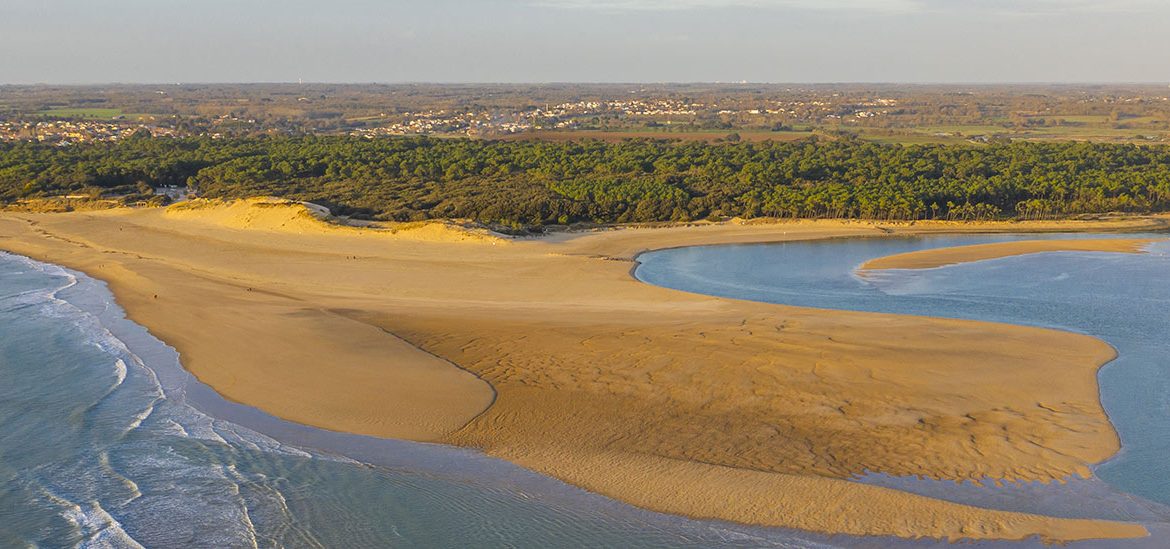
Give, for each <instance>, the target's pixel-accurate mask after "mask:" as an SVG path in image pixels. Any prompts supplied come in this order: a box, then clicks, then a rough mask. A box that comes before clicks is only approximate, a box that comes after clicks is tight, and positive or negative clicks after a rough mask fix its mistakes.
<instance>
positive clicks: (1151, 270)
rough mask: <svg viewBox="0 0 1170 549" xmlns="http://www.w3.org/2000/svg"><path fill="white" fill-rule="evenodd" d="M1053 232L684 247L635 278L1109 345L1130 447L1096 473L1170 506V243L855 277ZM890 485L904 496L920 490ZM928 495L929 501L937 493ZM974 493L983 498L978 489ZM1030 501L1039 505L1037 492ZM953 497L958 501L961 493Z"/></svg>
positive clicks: (648, 259)
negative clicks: (876, 261)
mask: <svg viewBox="0 0 1170 549" xmlns="http://www.w3.org/2000/svg"><path fill="white" fill-rule="evenodd" d="M1057 236H1058V235H1049V236H1047V237H1037V236H1035V235H1031V236H1016V235H1006V236H1004V235H1000V236H986V235H984V236H929V237H918V238H902V237H899V238H893V237H891V238H873V239H849V240H830V241H819V242H792V243H780V244H758V245H731V246H706V247H693V248H680V249H671V250H661V251H656V252H650V253H646V254H643V255H641V256H640V257H639V262H640V265H639V267H638V268H637V271H636V273H635V274H636V276H637V277H638V278H639V279H641V280H643V281H645V282H648V283H651V284H656V285H660V286H665V287H668V288H675V289H679V290H684V291H689V292H695V293H702V294H709V295H717V296H723V297H731V298H738V299H748V300H754V301H763V302H770V303H782V304H790V305H800V306H809V307H821V308H832V309H846V310H858V311H875V312H889V313H901V314H914V315H927V316H941V317H952V318H967V319H978V320H988V321H997V322H1007V323H1013V324H1025V325H1034V326H1044V327H1052V328H1060V329H1065V330H1069V331H1074V332H1079V333H1085V334H1090V335H1093V336H1096V337H1099V338H1102V339H1104V340H1105V341H1107V342H1109V343H1110V344H1112V345H1113V346H1114V347H1115V348H1117V350H1118V352H1119V358H1118V359H1117V360H1115V361H1113V362H1111V363H1110V364H1108V365H1106V366H1105V367H1104V368H1103V369H1102V370H1101V372H1100V375H1099V380H1100V384H1101V395H1102V402H1103V404H1104V406H1105V409H1106V411H1107V412H1108V414H1109V417H1110V419H1111V421H1112V422H1113V424H1114V425H1115V427H1116V429H1117V431H1118V432H1119V434H1120V436H1121V440H1122V446H1123V449H1122V451H1121V452H1120V453H1118V454H1117V455H1116V456H1115V457H1114V458H1112V459H1110V460H1108V461H1107V462H1105V463H1103V464H1101V465H1100V466H1098V467H1097V468H1096V469H1095V473H1096V475H1097V476H1098V477H1099V478H1100V479H1102V480H1104V481H1105V482H1106V483H1107V484H1108V485H1109V488H1111V489H1112V492H1115V493H1114V495H1113V496H1112V497H1113V499H1114V500H1116V501H1119V502H1120V501H1124V500H1126V499H1127V498H1125V497H1124V496H1125V494H1133V495H1136V496H1139V497H1140V498H1141V499H1144V500H1150V501H1152V502H1160V503H1162V504H1170V281H1168V280H1167V275H1170V244H1168V243H1165V242H1160V243H1156V244H1154V245H1152V246H1150V248H1149V253H1147V254H1141V255H1133V254H1111V253H1083V252H1053V253H1042V254H1033V255H1026V256H1018V257H1010V258H1002V259H996V260H989V261H981V262H975V263H968V264H962V265H953V266H948V267H942V268H937V269H926V270H891V271H884V272H880V273H872V274H870V275H868V276H865V277H860V276H858V275H857V273H856V272H855V271H856V268H857V266H859V265H860V264H861V263H863V262H865V261H866V260H869V259H872V258H876V257H882V256H886V255H890V254H896V253H903V252H909V251H915V250H922V249H927V248H936V247H945V246H956V245H965V244H977V243H985V242H995V241H1004V240H1014V239H1021V238H1029V239H1033V238H1054V237H1057ZM1150 236H1165V235H1150ZM1062 237H1063V238H1069V237H1074V238H1080V237H1108V235H1077V236H1072V235H1064V236H1062ZM884 483H885V484H890V485H898V486H899V487H903V488H906V487H909V486H911V485H912V484H914V483H907V482H901V483H899V482H895V481H888V482H884ZM919 484H922V483H919ZM926 484H929V483H926ZM1088 484H1091V483H1088ZM922 488H923V490H922V491H923V492H924V493H933V494H935V495H938V493H939V492H938V491H937V490H936V489H934V488H927V487H922ZM935 488H937V487H935ZM1086 490H1088V488H1086ZM1093 490H1096V491H1097V492H1098V493H1099V494H1105V492H1110V490H1107V489H1103V488H1101V487H1096V488H1093ZM967 492H970V494H969V495H971V498H973V499H974V500H976V501H979V499H978V497H977V496H976V494H975V493H976V492H977V491H976V490H967ZM1029 493H1031V494H1032V495H1033V496H1035V497H1039V496H1036V493H1037V492H1036V491H1035V490H1032V491H1031V492H1029ZM950 496H951V499H959V500H962V498H961V497H958V496H957V495H956V494H955V493H954V491H952V493H951V494H950ZM1103 497H1109V496H1108V495H1107V494H1105V495H1104V496H1103ZM1128 499H1137V498H1128ZM981 501H991V499H988V498H984V499H982V500H981ZM1000 503H1003V502H1002V501H1001V502H1000ZM1096 505H1097V502H1092V501H1081V502H1079V506H1078V505H1068V502H1064V504H1063V509H1064V510H1065V511H1075V510H1077V509H1078V508H1079V509H1084V510H1094V509H1093V508H1094V506H1096ZM1105 505H1112V504H1111V503H1106V504H1105ZM1117 505H1123V503H1117ZM1007 506H1008V507H1017V508H1022V509H1035V510H1041V509H1048V510H1051V509H1052V508H1053V507H1054V505H1053V503H1052V502H1027V501H1016V502H1015V503H1013V504H1011V505H1007ZM1045 506H1047V507H1045ZM1056 507H1060V506H1059V505H1058V506H1056ZM1148 507H1156V508H1158V509H1157V510H1156V511H1154V512H1152V517H1151V516H1150V515H1147V516H1146V518H1152V519H1153V520H1157V521H1163V522H1164V521H1165V520H1166V519H1167V518H1170V517H1168V516H1167V515H1166V513H1165V509H1162V508H1161V506H1156V505H1153V506H1148ZM1096 510H1100V509H1095V511H1096ZM1163 541H1164V542H1166V543H1170V540H1163Z"/></svg>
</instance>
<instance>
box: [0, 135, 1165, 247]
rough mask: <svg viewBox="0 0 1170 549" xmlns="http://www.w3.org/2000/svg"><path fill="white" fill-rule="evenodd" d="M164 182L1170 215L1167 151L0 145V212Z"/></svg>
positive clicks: (432, 201) (236, 190) (825, 208)
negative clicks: (25, 201)
mask: <svg viewBox="0 0 1170 549" xmlns="http://www.w3.org/2000/svg"><path fill="white" fill-rule="evenodd" d="M163 185H179V186H182V185H189V186H191V188H192V189H194V190H195V191H197V192H198V193H199V194H200V195H202V196H206V197H224V198H229V197H245V196H258V195H273V196H281V197H287V198H294V199H299V200H308V201H313V202H317V203H321V204H324V205H326V206H329V207H331V208H333V209H334V211H335V213H339V214H345V215H356V216H361V217H369V218H374V219H384V220H418V219H428V218H470V219H475V220H478V221H482V222H486V223H497V224H503V225H511V226H517V227H518V226H538V225H547V224H557V223H562V224H563V223H571V222H579V221H585V222H598V223H613V222H645V221H685V220H693V219H700V218H706V217H720V216H742V217H759V216H769V217H830V218H845V217H848V218H866V219H883V220H893V219H927V218H941V219H965V220H971V219H988V218H1000V217H1020V218H1042V217H1054V216H1062V215H1069V214H1078V213H1097V212H1110V211H1126V212H1147V211H1155V210H1157V211H1161V210H1168V209H1170V148H1166V147H1160V146H1145V147H1142V146H1135V145H1114V144H1099V143H1025V142H1015V143H996V144H990V145H986V146H956V145H915V146H902V145H881V144H875V143H868V142H863V141H859V140H854V139H841V140H835V141H824V140H822V141H817V140H807V141H800V142H790V143H782V142H764V143H702V142H678V141H651V140H628V141H623V142H620V143H603V142H599V141H582V142H567V143H554V142H539V141H509V142H505V141H483V140H469V139H433V138H422V137H419V138H401V139H375V140H369V139H362V138H351V137H281V138H264V137H260V138H237V139H210V138H190V139H153V138H147V137H138V138H133V139H128V140H125V141H122V142H118V143H112V144H111V143H99V144H87V145H75V146H68V147H56V146H49V145H42V144H34V143H4V144H0V202H12V201H15V200H19V199H22V198H32V197H48V196H58V195H64V194H78V193H81V194H91V195H95V196H96V195H99V194H104V195H107V196H109V195H119V194H132V193H139V192H142V191H144V190H148V189H147V187H148V186H153V187H157V186H163Z"/></svg>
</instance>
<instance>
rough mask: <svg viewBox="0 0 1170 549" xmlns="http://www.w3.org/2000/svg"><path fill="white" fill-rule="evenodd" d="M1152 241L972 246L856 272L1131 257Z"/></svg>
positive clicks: (889, 259) (874, 263) (884, 261)
mask: <svg viewBox="0 0 1170 549" xmlns="http://www.w3.org/2000/svg"><path fill="white" fill-rule="evenodd" d="M1156 241H1157V239H1150V238H1118V239H1111V238H1099V239H1084V240H1020V241H1016V242H997V243H993V244H976V245H973V246H956V247H953V248H936V249H933V250H922V251H918V252H909V253H904V254H896V255H889V256H886V257H879V258H877V259H873V260H870V261H866V262H865V263H863V264H862V265H861V267H859V268H858V270H860V271H875V270H880V269H933V268H936V267H945V266H947V265H956V264H959V263H970V262H973V261H985V260H988V259H998V258H1001V257H1012V256H1017V255H1025V254H1035V253H1043V252H1114V253H1131V254H1133V253H1141V252H1142V249H1143V248H1145V247H1146V246H1147V245H1149V244H1151V243H1153V242H1156Z"/></svg>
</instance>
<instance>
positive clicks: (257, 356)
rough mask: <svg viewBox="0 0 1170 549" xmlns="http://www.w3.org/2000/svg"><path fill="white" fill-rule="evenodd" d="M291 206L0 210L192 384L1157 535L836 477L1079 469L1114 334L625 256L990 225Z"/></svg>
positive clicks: (773, 479)
mask: <svg viewBox="0 0 1170 549" xmlns="http://www.w3.org/2000/svg"><path fill="white" fill-rule="evenodd" d="M306 211H307V210H305V209H304V208H303V207H300V206H298V205H289V204H283V205H282V204H265V205H261V204H257V203H236V204H220V205H214V204H205V205H200V206H197V207H194V208H192V207H190V206H188V207H184V208H173V209H169V210H162V209H153V210H115V211H107V212H76V213H70V214H3V215H0V236H3V237H4V238H0V248H4V249H8V250H11V251H14V252H16V253H22V254H25V255H29V256H32V257H35V258H37V259H41V260H45V261H50V262H54V263H59V264H63V265H66V266H69V267H72V268H76V269H79V270H83V271H85V272H87V273H89V274H90V275H92V276H94V277H96V278H99V279H102V280H105V281H107V282H108V283H109V284H110V286H111V289H112V290H113V291H114V294H115V295H116V296H117V297H118V299H119V302H120V303H121V304H122V305H123V306H124V307H125V308H126V309H127V311H128V313H129V315H130V316H131V318H132V319H133V320H136V321H138V322H140V323H142V324H144V325H145V326H147V327H148V328H150V330H151V331H152V332H153V333H154V334H156V335H158V336H159V337H161V338H162V339H163V340H164V341H167V342H168V343H170V344H172V345H174V346H175V347H176V348H177V349H178V350H179V351H180V353H181V355H182V358H183V363H184V365H185V367H187V368H188V369H189V370H191V371H192V372H193V373H194V374H195V375H196V376H198V377H199V378H200V379H201V380H203V381H204V382H206V383H208V384H210V385H211V386H213V387H215V388H216V389H217V390H218V391H219V392H221V393H222V394H224V395H225V396H227V397H228V398H232V399H235V400H238V401H242V402H246V403H249V404H253V405H255V406H258V407H260V408H262V409H264V410H266V411H268V412H270V413H273V414H276V415H278V416H281V417H285V418H289V419H292V420H295V421H300V422H302V423H306V424H310V425H315V426H320V427H325V428H330V429H338V430H345V431H350V432H355V433H362V434H370V435H377V436H387V437H400V438H408V439H413V440H428V441H444V442H448V443H452V444H459V445H464V446H469V447H475V448H480V449H482V450H484V451H485V452H487V453H489V454H491V455H494V456H498V457H501V458H504V459H508V460H511V461H514V462H516V463H519V464H522V465H524V466H527V467H530V468H532V469H534V470H537V471H541V472H544V473H547V474H549V475H552V476H556V477H558V478H561V479H564V480H566V481H568V482H571V483H574V484H577V485H579V486H582V487H585V488H588V489H590V490H594V491H597V492H600V493H602V494H606V495H609V496H612V497H615V498H619V499H623V500H625V501H629V502H632V503H635V504H637V505H640V506H643V507H647V508H650V509H656V510H661V511H666V512H672V513H680V514H686V515H690V516H697V517H709V518H719V519H726V520H733V521H741V522H750V523H757V524H766V525H776V526H789V527H797V528H805V529H811V530H818V531H824V532H847V533H853V534H882V535H898V536H908V537H916V536H931V537H940V538H963V537H970V538H1005V539H1017V538H1021V537H1025V536H1033V535H1035V536H1041V537H1044V538H1046V539H1050V540H1073V539H1084V538H1093V537H1125V536H1139V535H1143V534H1144V532H1145V531H1144V529H1143V528H1142V527H1141V526H1139V525H1133V524H1123V523H1114V522H1106V521H1094V520H1071V519H1059V518H1050V517H1039V516H1034V515H1026V514H1021V513H1010V512H1003V511H995V510H986V509H979V508H975V507H970V506H964V505H957V504H953V503H947V502H943V501H940V500H935V499H930V498H925V497H920V496H913V495H910V494H906V493H903V492H898V491H896V490H891V489H886V488H877V487H873V486H865V485H861V484H858V483H854V482H850V481H848V480H847V479H848V478H850V477H851V476H853V475H856V474H860V473H862V472H864V471H882V472H887V473H890V474H895V475H923V476H928V477H933V478H944V479H968V478H981V477H984V476H990V477H994V478H1005V479H1027V480H1037V479H1038V480H1051V479H1059V478H1064V477H1067V476H1069V475H1073V474H1081V475H1084V474H1088V469H1087V467H1088V465H1089V464H1092V463H1094V462H1097V461H1100V460H1102V459H1104V458H1106V457H1108V456H1109V455H1111V454H1112V453H1113V452H1115V451H1116V450H1117V448H1118V440H1117V436H1116V434H1115V433H1114V431H1113V429H1112V427H1111V426H1110V424H1109V422H1108V421H1107V419H1106V417H1105V414H1104V412H1103V411H1102V409H1101V406H1100V403H1099V402H1098V396H1097V394H1098V393H1097V384H1096V376H1095V373H1096V370H1097V368H1098V367H1099V366H1100V365H1101V364H1102V363H1104V362H1106V361H1107V360H1109V359H1110V358H1111V357H1112V356H1113V354H1112V353H1113V352H1112V350H1111V348H1110V347H1109V346H1108V345H1106V344H1104V343H1103V342H1101V341H1099V340H1097V339H1094V338H1090V337H1086V336H1081V335H1075V334H1070V333H1064V332H1057V331H1051V330H1041V329H1035V328H1022V327H1015V326H1007V325H998V324H989V323H979V322H965V321H955V320H937V319H927V318H917V317H901V316H892V315H877V314H865V313H851V312H833V311H821V310H813V309H804V308H796V307H785V306H775V305H767V304H760V303H751V302H742V301H734V300H727V299H720V298H715V297H707V296H699V295H692V294H686V293H682V292H676V291H671V290H667V289H663V288H658V287H653V286H648V285H645V284H642V283H640V282H638V281H636V280H634V279H633V278H632V277H631V276H630V274H629V273H630V269H631V267H632V266H633V262H632V260H633V257H634V256H635V254H636V253H637V252H639V251H641V250H645V249H654V248H662V247H669V246H681V245H691V244H713V243H721V242H761V241H777V240H796V239H812V238H836V237H857V236H870V237H882V236H885V235H888V234H891V233H892V234H898V233H907V232H930V231H938V230H947V231H956V230H980V231H987V230H997V229H999V227H998V226H954V225H948V226H945V227H939V226H936V225H932V224H917V225H914V226H904V227H895V228H890V227H888V226H881V227H879V226H876V225H873V224H868V223H843V222H829V221H818V222H811V221H809V222H796V223H783V224H709V225H699V226H692V227H677V228H668V229H627V230H608V231H598V232H593V233H585V234H578V235H558V236H556V237H553V238H546V239H534V240H503V239H501V238H500V237H498V236H493V235H489V234H484V233H482V232H479V233H477V232H470V233H461V232H460V231H461V228H460V227H458V226H451V225H444V226H442V227H441V228H440V229H439V232H440V233H442V234H443V235H447V236H450V234H458V236H456V237H454V238H433V237H431V236H427V237H426V238H411V237H403V236H402V235H401V234H400V233H401V231H398V232H395V231H394V230H392V229H387V228H382V229H374V230H368V229H360V230H359V229H356V228H352V227H334V226H328V225H322V223H321V221H320V219H319V218H318V216H317V215H314V214H312V212H308V214H306ZM1161 223H1162V221H1161V220H1127V221H1117V222H1103V223H1072V224H1054V223H1046V224H1035V225H1028V224H1011V225H1005V226H1003V227H1002V229H1001V230H1011V231H1020V230H1028V229H1029V228H1032V229H1036V230H1077V229H1082V230H1090V229H1103V228H1112V229H1116V228H1140V227H1143V226H1151V225H1160V224H1161ZM505 242H507V244H506V245H503V244H504V243H505ZM989 342H995V344H994V345H989V344H988V343H989Z"/></svg>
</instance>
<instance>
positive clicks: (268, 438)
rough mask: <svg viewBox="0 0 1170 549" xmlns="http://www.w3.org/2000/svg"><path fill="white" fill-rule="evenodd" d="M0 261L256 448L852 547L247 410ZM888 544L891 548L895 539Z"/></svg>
mask: <svg viewBox="0 0 1170 549" xmlns="http://www.w3.org/2000/svg"><path fill="white" fill-rule="evenodd" d="M3 256H8V257H11V258H16V260H18V261H21V262H29V263H32V264H37V265H47V266H51V267H53V268H60V269H61V270H62V272H64V273H65V274H67V275H69V276H71V277H73V278H74V283H73V284H71V285H69V286H66V287H63V288H62V289H59V290H57V292H56V293H55V294H54V297H55V298H56V299H60V300H62V301H64V302H66V303H69V304H70V305H71V306H73V307H76V308H77V309H78V310H80V311H81V312H82V313H83V314H86V315H89V316H92V317H93V318H94V319H96V320H97V322H98V323H99V325H100V326H101V327H102V328H103V329H106V330H108V331H109V333H110V335H111V336H112V337H113V338H114V339H115V340H117V341H118V342H119V344H121V345H123V346H125V349H126V351H127V352H128V353H129V354H130V355H132V356H133V357H134V359H135V360H139V361H141V364H142V366H143V367H144V368H146V369H147V370H149V371H150V372H151V374H152V375H154V376H156V378H157V380H158V382H159V384H160V387H161V388H162V390H163V391H164V394H165V395H166V398H167V399H168V400H170V401H171V402H173V403H174V404H175V405H177V406H187V407H190V408H192V409H193V410H194V411H195V412H196V413H198V414H203V415H205V416H207V417H209V418H212V419H213V420H217V421H219V420H222V421H225V422H228V423H230V424H232V425H235V426H238V427H240V428H242V430H243V432H241V430H240V429H232V431H233V433H235V434H236V435H237V436H239V437H242V438H244V439H249V438H251V437H259V440H257V441H256V442H263V443H264V446H265V447H268V445H269V444H270V443H271V442H275V443H277V447H278V448H279V449H283V448H284V447H285V446H291V447H293V448H299V449H303V450H308V451H309V452H311V453H312V455H313V459H342V460H357V461H358V462H360V463H363V464H368V465H373V466H377V467H386V468H390V469H395V470H406V471H410V472H411V473H412V474H418V475H423V476H427V477H431V478H441V479H447V480H449V481H451V482H457V483H460V484H468V485H474V486H482V487H485V488H486V489H507V490H522V492H523V494H525V497H526V498H527V497H537V498H542V499H545V500H546V501H548V502H549V503H550V504H551V505H554V506H566V507H574V508H576V507H580V506H588V507H589V508H591V509H596V510H598V511H600V512H602V513H604V514H605V515H609V514H617V515H618V516H621V517H623V519H624V520H630V521H641V522H644V523H646V524H647V525H648V526H650V527H653V528H662V529H670V530H671V531H674V530H675V529H677V531H678V532H679V533H680V535H686V536H694V537H695V538H697V539H719V538H718V537H715V538H708V536H711V535H712V534H711V533H709V532H708V530H711V529H717V530H722V531H727V532H730V533H732V534H733V535H739V536H750V537H753V538H758V539H761V540H765V541H767V542H769V543H771V542H775V543H779V544H788V543H794V542H803V543H810V544H816V545H823V546H826V547H827V546H832V545H833V544H835V543H840V542H845V546H850V545H852V543H850V540H848V539H842V538H841V537H840V536H835V537H833V538H832V539H830V537H829V536H826V535H823V534H817V533H814V532H803V531H796V530H787V529H781V528H768V527H758V526H751V525H741V524H735V523H719V522H709V521H697V520H695V519H690V518H687V517H682V516H677V515H666V514H661V513H655V512H653V511H649V510H645V509H640V508H637V507H634V506H632V505H629V504H627V503H623V502H620V501H618V500H614V499H612V498H607V497H605V496H602V495H600V494H595V493H592V492H588V491H585V490H581V489H579V488H577V487H575V486H572V485H569V484H566V483H563V482H561V481H559V480H557V479H555V478H552V477H549V476H546V475H541V474H539V473H536V472H533V471H530V470H528V469H525V468H522V467H519V466H517V465H514V464H511V463H508V462H506V461H504V460H500V459H498V458H493V457H491V456H488V455H486V454H483V453H482V452H478V451H476V450H474V449H470V448H461V447H457V446H451V445H447V444H440V443H427V442H411V441H405V440H397V439H386V438H377V437H369V436H364V435H354V434H349V433H343V432H336V431H328V430H324V429H320V428H317V427H309V426H305V425H301V424H297V423H293V422H290V421H287V420H283V419H280V418H278V417H275V416H271V415H269V414H266V413H265V412H263V411H262V410H258V409H256V408H254V407H252V406H249V405H247V404H244V403H239V402H234V401H230V400H227V399H224V398H223V397H222V396H221V395H219V394H218V393H216V392H215V391H214V389H213V388H211V387H209V386H207V385H205V384H203V383H201V382H200V381H199V380H198V379H196V378H195V377H194V376H192V375H191V374H190V373H189V372H187V371H186V370H185V369H183V367H182V365H181V363H180V360H179V359H180V357H179V356H178V353H177V352H176V351H175V350H174V349H173V348H172V347H170V346H169V345H167V344H166V343H165V342H163V341H161V340H159V339H157V338H156V337H154V336H153V335H152V334H150V332H149V330H148V329H147V328H146V327H144V326H141V325H139V324H136V323H134V322H133V321H131V320H129V319H128V318H127V317H126V313H125V311H124V310H123V309H121V307H120V306H119V305H118V304H117V302H116V301H115V297H114V295H113V294H112V293H111V292H110V290H109V288H108V287H107V286H106V284H105V283H104V282H102V281H100V280H97V279H94V278H92V277H89V276H88V275H86V274H85V273H83V272H80V271H76V270H72V269H68V268H66V267H61V266H58V265H55V264H52V263H45V262H41V261H38V260H35V259H32V258H28V257H26V256H22V255H19V254H9V253H8V252H0V258H3ZM65 294H68V295H65ZM485 479H486V480H487V482H485ZM854 541H856V540H854ZM890 541H891V542H893V543H896V542H897V540H896V539H891V540H890Z"/></svg>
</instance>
